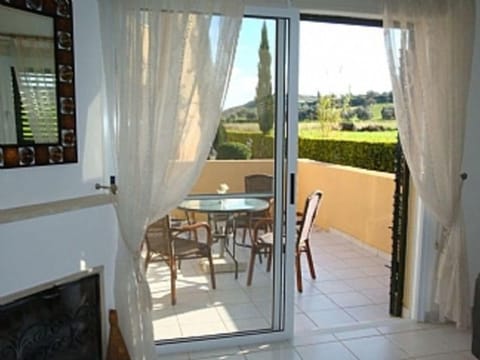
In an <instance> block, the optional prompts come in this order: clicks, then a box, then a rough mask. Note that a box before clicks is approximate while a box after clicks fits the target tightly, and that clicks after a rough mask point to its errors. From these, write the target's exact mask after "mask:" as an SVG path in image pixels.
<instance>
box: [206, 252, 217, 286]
mask: <svg viewBox="0 0 480 360" xmlns="http://www.w3.org/2000/svg"><path fill="white" fill-rule="evenodd" d="M208 265H209V268H210V277H211V279H212V289H214V290H215V289H216V288H217V284H216V283H215V269H214V268H213V260H212V252H211V251H209V252H208Z"/></svg>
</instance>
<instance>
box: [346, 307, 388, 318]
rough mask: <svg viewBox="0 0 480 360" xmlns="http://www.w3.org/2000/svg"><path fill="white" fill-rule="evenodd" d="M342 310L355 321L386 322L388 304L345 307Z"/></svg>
mask: <svg viewBox="0 0 480 360" xmlns="http://www.w3.org/2000/svg"><path fill="white" fill-rule="evenodd" d="M344 310H345V311H346V312H347V313H348V314H349V315H350V316H352V317H353V318H354V319H356V320H357V321H378V320H388V319H390V315H389V313H388V304H380V305H366V306H356V307H347V308H344Z"/></svg>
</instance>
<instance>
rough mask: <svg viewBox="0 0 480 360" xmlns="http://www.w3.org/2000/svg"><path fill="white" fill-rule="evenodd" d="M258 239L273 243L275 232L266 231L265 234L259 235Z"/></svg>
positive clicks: (269, 243)
mask: <svg viewBox="0 0 480 360" xmlns="http://www.w3.org/2000/svg"><path fill="white" fill-rule="evenodd" d="M258 239H259V240H260V241H261V242H263V243H265V244H267V245H273V233H272V232H268V233H265V234H262V235H260V236H259V237H258Z"/></svg>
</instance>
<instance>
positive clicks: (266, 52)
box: [255, 22, 273, 134]
mask: <svg viewBox="0 0 480 360" xmlns="http://www.w3.org/2000/svg"><path fill="white" fill-rule="evenodd" d="M258 57H259V61H258V84H257V89H256V97H255V102H256V105H257V116H258V125H259V127H260V130H261V131H262V133H264V134H267V133H268V132H269V131H270V130H271V129H272V128H273V95H272V74H271V73H270V64H271V63H272V56H271V55H270V49H269V45H268V36H267V25H266V23H265V22H263V26H262V37H261V41H260V47H259V49H258Z"/></svg>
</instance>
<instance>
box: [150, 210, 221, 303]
mask: <svg viewBox="0 0 480 360" xmlns="http://www.w3.org/2000/svg"><path fill="white" fill-rule="evenodd" d="M199 230H203V231H205V234H206V242H201V241H199V236H198V235H199V234H197V232H198V231H199ZM192 235H193V236H192ZM144 245H145V246H146V250H147V256H146V258H145V271H147V269H148V265H149V264H150V263H151V262H154V261H165V262H166V263H167V265H168V266H169V268H170V293H171V298H172V305H175V304H176V302H177V298H176V280H177V268H179V266H180V261H182V260H190V259H199V258H207V259H208V262H209V269H210V277H211V282H212V288H213V289H215V288H216V284H215V270H214V267H213V261H212V233H211V229H210V226H209V225H208V224H207V223H205V222H199V223H194V224H189V225H182V226H180V227H172V226H171V221H170V218H169V216H166V217H164V218H162V219H160V220H158V221H156V222H154V223H153V224H151V225H150V226H149V227H148V228H147V231H146V232H145V239H144Z"/></svg>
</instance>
